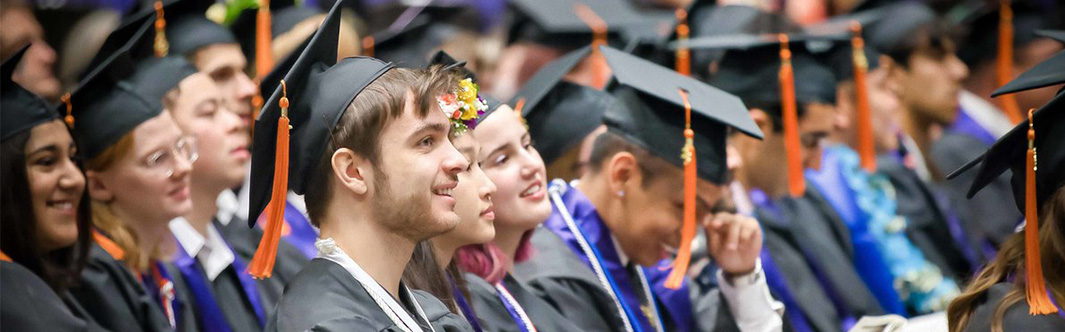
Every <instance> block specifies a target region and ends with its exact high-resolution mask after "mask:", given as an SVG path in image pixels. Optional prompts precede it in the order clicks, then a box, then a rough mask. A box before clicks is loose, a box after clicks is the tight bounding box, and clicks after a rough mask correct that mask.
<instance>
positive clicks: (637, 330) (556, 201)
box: [547, 180, 663, 332]
mask: <svg viewBox="0 0 1065 332" xmlns="http://www.w3.org/2000/svg"><path fill="white" fill-rule="evenodd" d="M566 190H569V188H568V185H567V184H566V183H565V182H564V181H562V180H554V181H552V182H551V185H550V186H549V187H548V190H547V192H548V195H549V196H550V198H551V203H552V205H554V206H555V209H556V211H558V213H559V215H560V216H561V217H562V219H563V221H564V225H563V226H564V227H565V228H566V229H564V230H562V231H568V232H569V233H570V234H572V235H573V238H574V239H575V240H576V242H577V243H576V244H577V247H576V248H575V247H574V246H573V244H572V243H570V241H566V242H567V244H569V245H570V249H572V250H574V251H577V252H575V253H576V254H578V255H583V256H584V257H585V258H586V259H588V264H589V266H590V267H591V268H592V272H594V273H595V275H596V277H597V279H599V284H600V286H602V287H603V288H604V289H605V290H606V291H607V293H608V294H609V295H610V298H611V299H612V300H614V304H615V305H616V306H617V308H618V311H619V313H620V317H621V320H622V322H623V323H624V324H625V329H626V330H627V331H631V332H645V330H644V324H646V325H647V326H648V327H651V328H653V329H655V330H656V331H662V329H663V325H662V316H661V315H660V314H659V313H658V306H657V305H655V299H654V294H652V293H651V292H650V287H648V285H647V279H646V278H645V277H644V276H643V271H639V269H637V276H638V277H639V279H640V280H639V282H640V286H641V288H642V290H643V293H644V294H643V295H644V297H646V299H647V303H648V305H649V306H650V307H649V308H646V307H645V308H640V310H639V311H636V310H634V308H633V307H632V305H631V304H630V303H629V298H628V297H624V298H623V296H624V295H625V294H626V293H625V292H623V290H622V288H621V287H622V286H620V285H619V282H618V281H617V280H618V279H619V278H622V279H621V280H622V281H623V282H625V284H626V285H625V286H629V285H628V284H629V283H628V282H627V281H628V277H627V276H626V275H625V274H624V273H623V274H622V275H621V276H617V277H615V276H614V275H613V273H610V271H608V270H607V263H608V262H607V260H606V259H604V258H603V255H602V254H601V253H600V252H599V249H597V248H596V246H595V245H593V244H592V243H590V242H588V237H587V236H586V235H585V234H584V231H583V230H582V229H581V228H580V226H578V225H577V223H576V222H575V221H574V220H573V215H572V214H571V213H570V212H569V208H568V207H567V206H566V203H565V202H563V201H562V195H563V192H565V191H566ZM619 263H620V262H619ZM636 302H637V303H636V305H637V306H639V300H637V301H636Z"/></svg>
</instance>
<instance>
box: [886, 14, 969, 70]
mask: <svg viewBox="0 0 1065 332" xmlns="http://www.w3.org/2000/svg"><path fill="white" fill-rule="evenodd" d="M910 35H911V36H912V37H911V38H902V39H900V41H899V42H897V43H895V44H893V45H890V46H887V47H885V48H884V50H883V54H884V55H887V56H888V57H890V58H891V60H893V61H895V63H897V64H898V65H899V66H902V67H903V68H909V65H910V60H911V59H912V56H913V55H915V54H925V55H929V56H931V57H934V58H937V59H941V58H943V57H945V56H948V55H951V54H953V52H954V49H953V47H954V41H955V39H957V37H958V30H957V27H955V26H953V25H951V24H949V23H947V22H945V21H943V20H939V19H937V20H933V21H930V22H927V23H925V24H922V25H921V26H919V27H917V28H916V29H914V30H913V32H912V33H911V34H910Z"/></svg>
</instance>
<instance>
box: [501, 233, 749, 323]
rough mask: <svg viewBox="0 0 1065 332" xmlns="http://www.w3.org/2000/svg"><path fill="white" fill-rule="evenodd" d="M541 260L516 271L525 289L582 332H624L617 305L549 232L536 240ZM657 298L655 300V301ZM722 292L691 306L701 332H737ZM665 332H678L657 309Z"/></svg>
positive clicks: (705, 295) (708, 294)
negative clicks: (675, 331) (674, 331)
mask: <svg viewBox="0 0 1065 332" xmlns="http://www.w3.org/2000/svg"><path fill="white" fill-rule="evenodd" d="M532 244H533V246H535V247H536V255H535V256H533V258H532V259H530V260H528V261H525V262H522V263H520V264H517V265H516V266H515V267H514V270H515V273H514V274H515V276H516V277H517V278H518V280H519V281H521V282H523V283H525V285H526V289H527V290H528V291H530V292H531V293H532V294H533V295H536V296H537V297H539V298H541V299H543V300H544V301H545V302H547V304H549V305H551V306H552V307H554V308H555V309H556V310H557V311H558V312H559V313H561V314H562V316H563V317H565V318H566V319H568V320H569V322H570V323H571V324H573V325H576V326H577V327H578V331H625V327H624V320H622V319H621V316H620V314H619V312H618V309H617V306H616V305H615V304H614V300H613V299H612V298H611V297H610V293H609V292H607V290H606V289H604V288H603V286H601V285H600V283H599V280H598V279H597V277H596V276H595V273H594V272H592V269H590V268H587V267H586V266H585V265H584V262H582V261H581V260H580V258H578V257H577V255H576V254H574V253H573V251H571V250H570V248H569V246H567V245H566V243H565V242H563V241H562V239H561V238H559V237H558V236H557V235H555V234H554V233H552V232H551V231H550V230H548V229H546V228H543V227H541V228H539V229H537V230H536V232H535V233H534V234H533V236H532ZM657 300H658V298H657V297H656V301H657ZM725 303H726V302H725V299H724V297H722V296H721V295H720V292H704V293H703V295H702V296H701V297H698V298H695V299H693V300H692V306H693V308H692V312H693V313H692V315H693V316H692V317H694V318H695V327H694V328H695V329H696V330H697V331H736V330H738V327H737V326H736V323H735V319H733V318H732V314H731V313H730V312H729V311H728V310H727V309H728V308H727V306H725V305H724V304H725ZM656 305H657V306H658V308H659V313H661V315H662V317H661V318H662V322H663V324H665V326H664V327H665V330H666V331H673V330H675V328H674V327H673V319H671V317H669V316H668V312H667V310H665V308H664V307H663V306H662V304H661V303H656Z"/></svg>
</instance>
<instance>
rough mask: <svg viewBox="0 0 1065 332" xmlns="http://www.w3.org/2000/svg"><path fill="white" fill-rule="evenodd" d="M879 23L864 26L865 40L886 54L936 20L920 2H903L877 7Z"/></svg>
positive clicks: (929, 9)
mask: <svg viewBox="0 0 1065 332" xmlns="http://www.w3.org/2000/svg"><path fill="white" fill-rule="evenodd" d="M878 8H879V9H878V10H882V11H883V12H882V13H880V14H878V15H882V16H881V17H880V20H879V23H882V24H879V23H877V24H870V25H867V26H864V30H865V32H864V33H865V39H866V40H867V41H868V42H869V44H870V45H871V46H873V47H874V48H875V49H876V50H877V51H878V52H880V53H886V52H888V51H890V50H892V49H894V48H895V47H897V45H899V44H900V43H901V42H902V41H904V40H911V39H912V38H913V33H914V31H917V29H919V28H921V27H923V26H925V25H927V24H929V23H931V22H933V21H935V20H936V13H935V12H934V11H932V8H929V7H928V5H926V4H924V3H922V2H915V1H904V2H898V3H895V4H891V5H885V6H883V7H878Z"/></svg>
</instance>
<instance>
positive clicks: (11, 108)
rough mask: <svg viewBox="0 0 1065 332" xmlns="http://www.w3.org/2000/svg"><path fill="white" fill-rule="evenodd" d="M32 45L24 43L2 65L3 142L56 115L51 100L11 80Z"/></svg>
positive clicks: (0, 135)
mask: <svg viewBox="0 0 1065 332" xmlns="http://www.w3.org/2000/svg"><path fill="white" fill-rule="evenodd" d="M29 48H30V45H26V46H23V47H22V49H21V50H19V51H18V52H15V55H12V56H11V57H10V58H8V59H7V60H4V63H3V64H0V116H2V118H0V141H6V140H7V139H8V138H11V137H12V136H14V135H15V134H18V133H21V132H23V131H26V130H30V129H32V128H33V127H36V126H37V125H39V124H42V123H45V122H48V121H52V120H55V119H56V118H57V114H56V113H55V112H54V111H53V110H52V108H51V106H49V105H48V102H46V101H44V99H41V97H38V96H37V95H35V94H33V92H30V91H29V90H26V89H24V88H23V87H22V86H21V85H19V84H18V83H15V81H13V80H11V76H12V75H13V74H14V73H15V68H16V67H18V64H19V62H20V61H22V56H23V55H25V54H26V50H28V49H29Z"/></svg>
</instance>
